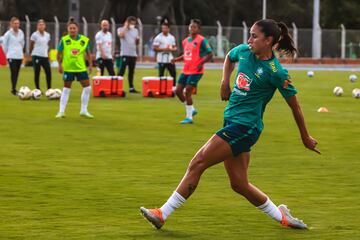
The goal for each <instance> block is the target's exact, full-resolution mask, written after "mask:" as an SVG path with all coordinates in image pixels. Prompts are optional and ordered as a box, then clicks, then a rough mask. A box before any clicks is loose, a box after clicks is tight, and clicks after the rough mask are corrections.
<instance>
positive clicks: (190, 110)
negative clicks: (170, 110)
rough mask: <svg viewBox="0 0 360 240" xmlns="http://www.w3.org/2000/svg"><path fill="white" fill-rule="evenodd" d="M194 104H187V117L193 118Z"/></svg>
mask: <svg viewBox="0 0 360 240" xmlns="http://www.w3.org/2000/svg"><path fill="white" fill-rule="evenodd" d="M193 108H194V107H193V105H185V109H186V118H190V119H192V112H193Z"/></svg>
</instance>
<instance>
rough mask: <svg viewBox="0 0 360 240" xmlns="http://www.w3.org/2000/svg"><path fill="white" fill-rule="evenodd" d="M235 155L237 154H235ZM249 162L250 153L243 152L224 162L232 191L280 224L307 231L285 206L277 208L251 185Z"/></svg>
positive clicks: (304, 225)
mask: <svg viewBox="0 0 360 240" xmlns="http://www.w3.org/2000/svg"><path fill="white" fill-rule="evenodd" d="M246 141H247V140H246V139H244V140H243V142H246ZM238 148H239V146H238ZM240 148H241V146H240ZM235 154H237V153H236V152H235ZM249 161H250V152H241V153H240V154H239V155H237V156H232V157H229V158H227V159H226V160H225V161H224V165H225V168H226V171H227V173H228V176H229V179H230V183H231V187H232V189H233V190H234V191H235V192H237V193H239V194H241V195H243V196H244V197H245V198H246V199H247V200H248V201H249V202H251V203H252V204H253V205H254V206H255V207H257V208H258V209H259V210H261V211H262V212H264V213H265V214H267V215H268V216H269V217H271V218H272V219H274V220H275V221H277V222H280V223H281V224H282V225H284V226H287V227H292V228H300V229H306V228H307V226H306V224H304V223H303V222H302V221H301V220H299V219H297V218H294V217H292V216H291V214H290V211H289V210H288V208H287V207H286V206H285V205H280V206H278V207H277V206H276V205H275V204H274V203H273V202H272V201H271V199H270V198H269V197H268V196H266V195H265V193H263V192H262V191H261V190H260V189H258V188H257V187H255V186H254V185H252V184H251V183H249V181H248V177H247V169H248V166H249Z"/></svg>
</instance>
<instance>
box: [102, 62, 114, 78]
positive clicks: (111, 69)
mask: <svg viewBox="0 0 360 240" xmlns="http://www.w3.org/2000/svg"><path fill="white" fill-rule="evenodd" d="M104 61H105V67H106V69H107V71H108V73H109V75H110V76H115V70H114V63H113V61H112V59H105V60H104Z"/></svg>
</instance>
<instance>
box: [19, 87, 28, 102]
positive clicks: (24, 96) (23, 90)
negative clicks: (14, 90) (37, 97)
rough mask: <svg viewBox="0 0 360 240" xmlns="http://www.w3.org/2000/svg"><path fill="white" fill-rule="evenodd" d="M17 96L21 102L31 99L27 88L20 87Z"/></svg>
mask: <svg viewBox="0 0 360 240" xmlns="http://www.w3.org/2000/svg"><path fill="white" fill-rule="evenodd" d="M18 96H19V98H20V99H21V100H29V99H30V98H31V90H30V88H29V87H27V86H22V87H20V89H19V92H18Z"/></svg>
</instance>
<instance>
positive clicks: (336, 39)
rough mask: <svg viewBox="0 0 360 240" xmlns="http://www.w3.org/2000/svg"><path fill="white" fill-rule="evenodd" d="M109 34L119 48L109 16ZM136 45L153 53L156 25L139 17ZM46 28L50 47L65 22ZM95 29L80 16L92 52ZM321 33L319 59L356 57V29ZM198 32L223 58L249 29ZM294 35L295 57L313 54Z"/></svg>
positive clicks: (30, 28)
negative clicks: (137, 42)
mask: <svg viewBox="0 0 360 240" xmlns="http://www.w3.org/2000/svg"><path fill="white" fill-rule="evenodd" d="M26 19H27V21H25V22H22V23H21V29H22V30H23V31H24V33H25V37H26V46H25V51H26V53H28V52H29V48H28V46H29V38H30V35H31V33H32V32H34V31H36V22H31V21H30V20H29V19H28V18H27V17H26ZM111 22H112V27H111V31H112V32H113V33H114V34H113V41H114V42H115V44H114V46H113V48H114V49H113V50H114V52H117V51H118V50H119V48H120V41H119V38H118V37H117V34H116V29H117V28H119V27H121V24H117V23H115V21H114V20H113V19H111ZM138 27H139V32H140V38H141V39H140V45H139V49H138V52H139V56H140V57H142V56H154V55H155V54H154V51H153V50H152V40H153V38H154V37H155V36H156V34H157V33H159V31H160V29H159V26H158V25H146V24H144V25H143V24H141V21H140V20H139V26H138ZM7 29H8V22H4V21H0V35H3V34H4V33H5V32H6V30H7ZM187 29H188V27H187V26H171V33H172V34H173V35H174V36H175V38H176V40H177V45H178V48H179V49H180V50H179V52H180V51H181V40H182V39H183V38H184V37H185V36H186V35H187V32H188V30H187ZM47 31H48V32H49V33H50V34H51V37H52V40H51V44H50V47H51V48H56V46H57V44H58V41H59V38H60V37H61V36H62V35H63V34H64V33H65V32H66V23H63V22H62V23H59V22H58V21H57V18H56V17H54V22H48V23H47ZM97 31H99V24H98V23H87V22H86V19H84V18H83V19H82V23H80V32H81V33H83V34H85V35H87V36H88V37H89V38H90V40H91V43H92V48H93V51H94V52H95V44H94V37H95V34H96V32H97ZM319 31H320V32H318V34H320V36H321V42H320V44H319V46H320V52H321V57H322V58H351V59H355V58H358V57H360V30H347V29H345V27H343V28H341V27H339V29H319ZM201 32H202V34H203V35H204V36H205V37H206V38H207V39H208V40H209V44H210V45H211V47H212V48H213V49H214V53H215V56H218V57H223V56H224V55H225V54H226V53H227V52H228V51H229V50H230V49H231V48H233V47H234V46H236V45H238V44H240V43H243V42H246V40H247V37H248V34H249V33H248V32H249V27H248V26H247V25H246V24H245V23H243V26H242V27H226V26H221V24H220V22H217V26H203V27H202V29H201ZM290 32H291V34H292V35H293V37H294V41H295V44H296V46H297V47H298V49H299V54H298V55H297V57H309V58H311V57H313V53H312V38H313V29H304V28H299V29H298V28H297V27H296V25H295V24H293V25H292V28H291V29H290Z"/></svg>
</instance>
